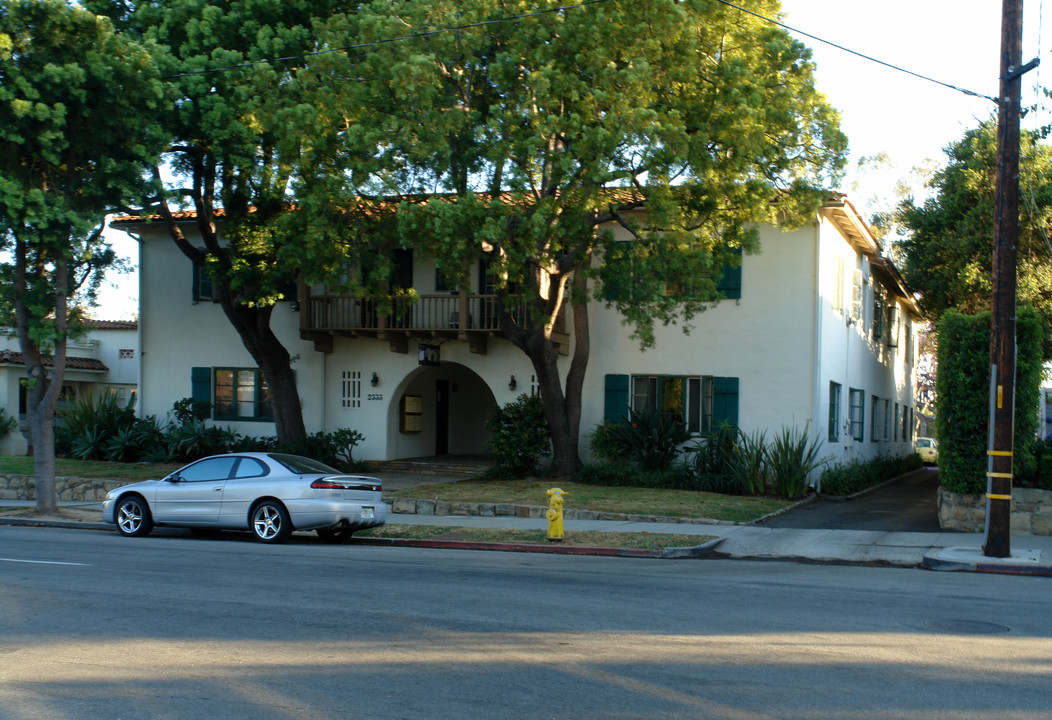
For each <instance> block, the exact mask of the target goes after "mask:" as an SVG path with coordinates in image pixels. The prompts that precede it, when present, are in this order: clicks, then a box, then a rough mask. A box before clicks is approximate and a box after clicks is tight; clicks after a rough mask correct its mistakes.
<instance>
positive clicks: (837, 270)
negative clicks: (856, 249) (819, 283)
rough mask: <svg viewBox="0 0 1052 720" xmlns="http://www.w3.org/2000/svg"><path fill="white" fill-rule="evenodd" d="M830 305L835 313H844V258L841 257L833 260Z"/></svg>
mask: <svg viewBox="0 0 1052 720" xmlns="http://www.w3.org/2000/svg"><path fill="white" fill-rule="evenodd" d="M831 305H832V307H833V310H834V311H835V312H838V313H843V312H844V258H842V257H836V258H834V260H833V298H832V303H831Z"/></svg>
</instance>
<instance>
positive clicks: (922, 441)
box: [913, 437, 939, 465]
mask: <svg viewBox="0 0 1052 720" xmlns="http://www.w3.org/2000/svg"><path fill="white" fill-rule="evenodd" d="M913 450H914V451H915V452H916V453H917V454H918V455H920V456H921V460H923V461H924V464H925V465H937V464H938V462H939V443H937V442H936V441H935V438H926V437H921V438H917V442H915V443H913Z"/></svg>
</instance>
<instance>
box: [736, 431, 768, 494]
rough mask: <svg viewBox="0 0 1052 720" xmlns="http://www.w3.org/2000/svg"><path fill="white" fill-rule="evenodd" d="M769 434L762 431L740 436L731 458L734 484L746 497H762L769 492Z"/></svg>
mask: <svg viewBox="0 0 1052 720" xmlns="http://www.w3.org/2000/svg"><path fill="white" fill-rule="evenodd" d="M767 454H768V450H767V434H766V433H765V432H763V431H762V430H760V431H757V432H754V433H753V434H752V435H744V434H739V437H738V443H737V445H736V446H735V448H734V452H733V454H732V456H731V458H730V471H731V474H732V475H733V477H734V484H735V486H736V487H738V488H739V489H740V491H741V492H742V494H744V495H762V494H764V493H766V492H767V485H768V484H769V480H770V479H769V477H768V475H769V471H768V460H767Z"/></svg>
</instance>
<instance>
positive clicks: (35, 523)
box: [0, 517, 117, 532]
mask: <svg viewBox="0 0 1052 720" xmlns="http://www.w3.org/2000/svg"><path fill="white" fill-rule="evenodd" d="M0 525H23V526H27V527H54V528H67V529H72V530H110V531H113V532H116V530H117V528H116V526H114V525H110V524H109V523H103V522H79V521H77V520H37V519H34V518H15V517H0Z"/></svg>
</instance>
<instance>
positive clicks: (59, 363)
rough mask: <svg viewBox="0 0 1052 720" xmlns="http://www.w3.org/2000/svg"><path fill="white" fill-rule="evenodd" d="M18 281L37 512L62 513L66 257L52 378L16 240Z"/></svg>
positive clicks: (59, 280) (58, 281) (60, 268)
mask: <svg viewBox="0 0 1052 720" xmlns="http://www.w3.org/2000/svg"><path fill="white" fill-rule="evenodd" d="M15 252H16V263H15V264H16V269H15V284H16V286H17V287H18V288H19V289H20V290H21V292H20V295H19V298H18V300H16V301H15V332H16V333H17V334H18V344H19V347H20V348H21V350H22V357H23V359H24V360H25V363H26V374H27V375H28V376H29V386H28V387H27V388H26V414H27V415H29V431H30V433H31V436H32V441H33V475H34V477H33V484H34V492H35V494H36V512H37V513H38V514H45V515H49V514H54V513H56V512H58V497H57V495H56V493H55V426H54V419H55V407H56V405H57V404H58V396H59V393H61V391H62V380H63V378H64V377H65V368H66V331H67V330H68V325H67V314H68V310H67V303H66V301H67V298H66V286H67V283H68V272H69V270H68V267H67V266H66V263H65V262H64V261H62V260H58V261H56V263H55V275H54V283H55V288H56V289H55V309H54V323H55V330H56V333H57V338H58V339H57V340H56V341H55V351H54V355H53V358H54V360H53V364H54V369H53V371H52V373H51V377H50V378H49V377H48V374H47V369H46V368H45V367H44V359H43V355H42V354H41V352H40V347H39V345H38V343H37V342H36V341H35V340H34V339H33V337H32V336H31V335H30V332H29V328H30V324H31V323H32V322H33V321H35V320H40V319H41V318H33V317H31V309H30V308H29V307H28V306H27V305H26V303H25V300H24V298H25V296H26V288H27V287H28V277H27V275H28V260H27V252H26V247H25V244H24V243H22V242H21V241H16V251H15Z"/></svg>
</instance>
